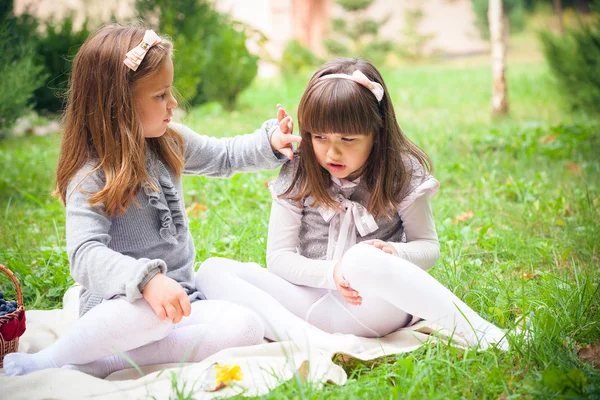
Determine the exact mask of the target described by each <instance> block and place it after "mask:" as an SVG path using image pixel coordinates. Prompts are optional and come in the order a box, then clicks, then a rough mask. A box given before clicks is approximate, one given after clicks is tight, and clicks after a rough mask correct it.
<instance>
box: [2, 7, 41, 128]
mask: <svg viewBox="0 0 600 400" xmlns="http://www.w3.org/2000/svg"><path fill="white" fill-rule="evenodd" d="M8 3H10V4H9V5H8V6H7V4H4V5H3V6H2V8H1V9H0V54H2V57H0V87H1V88H2V90H0V136H1V135H2V134H3V133H5V132H6V130H7V129H8V128H10V127H11V126H12V125H13V124H14V123H15V121H16V120H17V118H19V117H20V116H22V115H23V114H25V113H26V112H27V111H28V110H29V109H30V108H31V101H32V96H33V92H34V90H35V89H37V88H38V87H39V86H40V85H41V84H42V83H43V82H44V79H46V75H45V74H44V73H43V68H42V67H41V66H39V65H36V62H35V50H34V45H33V44H32V43H30V42H28V41H26V40H23V37H22V36H21V35H20V32H19V28H18V27H17V24H16V19H15V18H14V17H13V16H12V15H11V13H12V1H9V2H8Z"/></svg>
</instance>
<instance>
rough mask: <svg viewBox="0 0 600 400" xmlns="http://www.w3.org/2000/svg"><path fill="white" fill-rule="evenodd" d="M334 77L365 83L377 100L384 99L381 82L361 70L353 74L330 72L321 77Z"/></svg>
mask: <svg viewBox="0 0 600 400" xmlns="http://www.w3.org/2000/svg"><path fill="white" fill-rule="evenodd" d="M333 78H342V79H349V80H351V81H354V82H356V83H359V84H361V85H363V86H364V87H366V88H367V89H369V90H370V91H371V93H373V94H374V95H375V98H376V99H377V101H381V99H383V86H381V84H379V83H377V82H373V81H371V80H369V78H367V76H366V75H365V74H363V73H362V72H361V71H359V70H356V71H354V72H353V73H352V75H347V74H329V75H324V76H322V77H321V78H319V79H333Z"/></svg>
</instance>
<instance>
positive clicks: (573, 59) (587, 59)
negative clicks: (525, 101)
mask: <svg viewBox="0 0 600 400" xmlns="http://www.w3.org/2000/svg"><path fill="white" fill-rule="evenodd" d="M595 6H596V8H598V11H600V1H596V3H595ZM540 39H541V41H542V49H543V52H544V56H545V57H546V61H547V62H548V65H549V66H550V70H551V71H552V74H553V75H554V77H555V78H556V80H557V82H558V84H559V87H560V88H561V90H562V91H563V92H564V93H565V98H566V99H567V101H568V102H569V103H570V104H571V105H572V106H573V107H574V108H581V109H585V110H589V111H591V112H593V113H596V114H598V113H600V107H599V104H600V16H596V18H595V19H594V21H593V22H592V23H590V24H582V26H581V28H580V29H579V30H569V31H567V32H566V33H565V35H563V36H555V35H553V34H552V33H550V32H543V33H541V34H540Z"/></svg>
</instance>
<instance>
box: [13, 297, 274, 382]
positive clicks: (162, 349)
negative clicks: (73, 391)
mask: <svg viewBox="0 0 600 400" xmlns="http://www.w3.org/2000/svg"><path fill="white" fill-rule="evenodd" d="M263 336H264V328H263V325H262V322H261V320H260V318H259V317H258V316H257V315H256V314H255V313H253V312H252V311H250V310H249V309H246V308H244V307H240V306H237V305H235V304H231V303H228V302H224V301H218V300H203V301H197V302H194V303H192V313H191V315H190V316H189V317H184V318H183V320H182V321H181V322H179V323H178V324H173V323H172V322H171V321H169V320H165V321H161V320H159V319H158V317H157V316H156V314H154V312H153V311H152V309H151V308H150V306H149V305H148V303H147V302H146V301H145V300H143V299H140V300H137V301H135V302H133V303H129V302H127V301H126V300H124V299H122V298H117V299H113V300H108V301H104V302H103V303H101V304H100V305H98V306H96V307H94V308H93V309H91V310H90V311H89V312H88V313H86V314H85V315H84V316H83V317H81V318H80V319H79V320H78V321H77V322H76V323H75V324H74V326H73V327H72V328H71V329H70V330H69V331H68V332H67V333H66V334H65V335H64V336H62V337H61V338H60V339H58V340H57V341H56V342H55V343H54V344H53V345H52V346H50V347H47V348H46V349H44V350H42V351H40V352H38V353H35V354H25V353H10V354H7V355H6V356H5V357H4V373H5V374H6V375H24V374H27V373H30V372H33V371H36V370H39V369H44V368H60V367H66V368H71V369H77V370H81V371H83V372H86V373H89V374H91V375H94V376H98V377H102V378H103V377H106V376H107V375H109V374H110V373H112V372H114V371H117V370H121V369H124V368H130V367H132V366H133V365H131V364H130V362H129V361H127V358H128V359H130V360H131V361H132V362H133V363H135V365H137V366H140V367H141V366H145V365H151V364H161V363H178V362H197V361H201V360H203V359H205V358H206V357H208V356H210V355H212V354H214V353H216V352H218V351H219V350H222V349H224V348H228V347H238V346H249V345H254V344H258V343H260V342H261V341H262V340H263ZM123 354H125V355H126V356H127V357H123Z"/></svg>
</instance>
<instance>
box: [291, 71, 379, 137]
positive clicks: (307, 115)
mask: <svg viewBox="0 0 600 400" xmlns="http://www.w3.org/2000/svg"><path fill="white" fill-rule="evenodd" d="M298 121H301V122H300V130H301V132H303V133H317V134H327V133H341V134H361V135H369V134H371V133H374V132H376V131H378V130H379V129H380V128H381V126H382V123H383V120H382V117H381V114H380V112H379V106H378V102H377V99H376V98H375V96H374V95H373V93H371V92H370V91H369V90H368V89H367V88H365V87H363V86H361V85H360V84H358V83H356V82H353V81H350V80H347V79H327V80H322V81H317V82H315V83H314V85H312V87H310V89H309V90H308V91H307V92H306V93H305V95H304V96H303V99H302V101H301V104H300V107H299V108H298Z"/></svg>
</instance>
